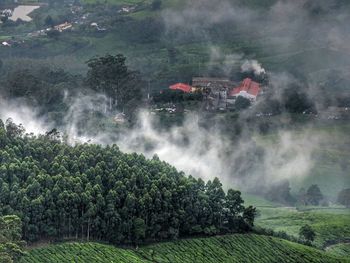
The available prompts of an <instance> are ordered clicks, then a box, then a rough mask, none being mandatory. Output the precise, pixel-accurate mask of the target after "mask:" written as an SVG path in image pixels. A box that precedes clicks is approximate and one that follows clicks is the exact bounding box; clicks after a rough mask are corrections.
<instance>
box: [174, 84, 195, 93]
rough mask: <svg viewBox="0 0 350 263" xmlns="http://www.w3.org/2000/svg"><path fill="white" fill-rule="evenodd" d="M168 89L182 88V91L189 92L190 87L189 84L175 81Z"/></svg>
mask: <svg viewBox="0 0 350 263" xmlns="http://www.w3.org/2000/svg"><path fill="white" fill-rule="evenodd" d="M169 89H172V90H182V91H183V92H186V93H188V92H190V91H191V89H192V87H191V86H190V85H187V84H184V83H176V84H174V85H171V86H170V87H169Z"/></svg>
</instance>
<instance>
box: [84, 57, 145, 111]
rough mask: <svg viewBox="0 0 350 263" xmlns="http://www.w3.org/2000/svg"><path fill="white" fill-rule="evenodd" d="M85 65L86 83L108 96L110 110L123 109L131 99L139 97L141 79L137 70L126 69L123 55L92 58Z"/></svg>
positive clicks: (138, 98)
mask: <svg viewBox="0 0 350 263" xmlns="http://www.w3.org/2000/svg"><path fill="white" fill-rule="evenodd" d="M87 65H88V67H89V71H88V73H87V76H86V82H87V84H88V85H89V86H90V87H91V88H92V89H93V90H96V91H98V92H101V93H102V94H104V95H106V96H107V97H108V99H109V109H110V110H112V109H113V108H114V107H116V108H117V109H124V107H125V106H126V105H127V104H128V103H131V101H133V100H136V101H139V100H140V99H141V96H142V94H141V87H142V79H141V77H140V75H139V73H138V72H135V71H130V70H129V69H128V67H127V66H126V57H124V56H123V55H121V54H118V55H115V56H113V55H106V56H104V57H99V58H93V59H90V60H89V61H87Z"/></svg>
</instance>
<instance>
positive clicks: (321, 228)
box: [256, 207, 350, 247]
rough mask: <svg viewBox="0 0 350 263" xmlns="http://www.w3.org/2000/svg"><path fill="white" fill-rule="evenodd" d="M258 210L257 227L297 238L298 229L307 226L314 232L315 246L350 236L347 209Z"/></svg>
mask: <svg viewBox="0 0 350 263" xmlns="http://www.w3.org/2000/svg"><path fill="white" fill-rule="evenodd" d="M258 209H259V210H260V213H261V216H260V217H258V218H257V222H256V223H257V225H259V226H262V227H266V228H272V229H274V230H276V231H285V232H287V233H288V234H290V235H294V236H298V233H299V229H300V227H301V226H303V225H305V224H309V225H311V226H312V228H313V229H314V230H315V232H316V240H315V244H316V245H317V246H320V247H321V246H322V245H323V243H324V242H325V241H326V240H337V239H339V238H348V237H349V236H350V225H349V222H350V210H349V209H342V208H334V209H322V208H315V209H313V210H310V211H297V210H295V209H288V208H283V207H279V208H278V207H277V208H267V207H260V208H258Z"/></svg>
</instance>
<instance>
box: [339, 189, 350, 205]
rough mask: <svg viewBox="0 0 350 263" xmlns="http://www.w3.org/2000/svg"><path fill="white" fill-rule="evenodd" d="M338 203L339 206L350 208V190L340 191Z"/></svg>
mask: <svg viewBox="0 0 350 263" xmlns="http://www.w3.org/2000/svg"><path fill="white" fill-rule="evenodd" d="M337 201H338V203H339V204H342V205H345V206H346V207H350V188H348V189H344V190H342V191H340V193H339V194H338V199H337Z"/></svg>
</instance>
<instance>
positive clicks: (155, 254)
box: [21, 234, 350, 263]
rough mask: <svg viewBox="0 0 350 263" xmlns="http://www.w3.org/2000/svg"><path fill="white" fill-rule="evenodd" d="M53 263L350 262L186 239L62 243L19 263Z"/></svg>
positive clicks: (249, 240)
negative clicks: (129, 244)
mask: <svg viewBox="0 0 350 263" xmlns="http://www.w3.org/2000/svg"><path fill="white" fill-rule="evenodd" d="M31 262H33V263H34V262H35V263H41V262H45V263H51V262H52V263H53V262H62V263H65V262H67V263H68V262H101V263H103V262H120V263H123V262H125V263H126V262H128V263H132V262H136V263H137V262H141V263H142V262H157V263H158V262H159V263H163V262H164V263H170V262H171V263H176V262H181V263H186V262H189V263H190V262H191V263H192V262H201V263H211V262H262V263H263V262H266V263H273V262H298V263H303V262H325V263H326V262H327V263H332V262H350V259H346V257H342V256H339V255H338V254H335V253H328V252H324V251H321V250H318V249H315V248H311V247H306V246H303V245H300V244H296V243H292V242H289V241H286V240H281V239H278V238H272V237H266V236H258V235H253V234H249V235H231V236H221V237H212V238H197V239H185V240H179V241H175V242H165V243H159V244H155V245H149V246H145V247H141V248H139V249H137V250H131V249H121V248H116V247H113V246H108V245H102V244H98V243H65V244H61V245H51V246H48V247H45V248H38V249H33V250H31V251H30V252H29V254H28V256H26V257H25V258H23V260H22V261H21V263H31Z"/></svg>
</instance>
